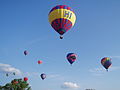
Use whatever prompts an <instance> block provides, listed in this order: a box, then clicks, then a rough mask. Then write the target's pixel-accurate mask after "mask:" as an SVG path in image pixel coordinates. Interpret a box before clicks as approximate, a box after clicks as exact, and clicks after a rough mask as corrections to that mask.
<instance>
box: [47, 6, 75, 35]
mask: <svg viewBox="0 0 120 90" xmlns="http://www.w3.org/2000/svg"><path fill="white" fill-rule="evenodd" d="M48 16H49V22H50V24H51V26H52V27H53V29H54V30H55V31H56V32H58V33H59V34H60V35H63V34H64V33H65V32H67V31H68V30H70V28H72V27H73V26H74V24H75V21H76V16H75V13H74V11H73V10H72V9H71V7H68V6H67V5H57V6H55V7H53V8H52V9H51V11H50V12H49V15H48Z"/></svg>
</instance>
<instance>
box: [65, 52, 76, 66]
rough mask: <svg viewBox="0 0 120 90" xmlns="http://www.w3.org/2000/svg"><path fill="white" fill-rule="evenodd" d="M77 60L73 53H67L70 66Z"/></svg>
mask: <svg viewBox="0 0 120 90" xmlns="http://www.w3.org/2000/svg"><path fill="white" fill-rule="evenodd" d="M76 58H77V55H76V54H75V53H68V54H67V60H68V61H69V63H70V64H73V63H74V62H75V60H76Z"/></svg>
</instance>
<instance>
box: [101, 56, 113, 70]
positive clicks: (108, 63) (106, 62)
mask: <svg viewBox="0 0 120 90" xmlns="http://www.w3.org/2000/svg"><path fill="white" fill-rule="evenodd" d="M101 64H102V65H103V66H104V68H105V69H106V70H107V71H108V68H109V67H110V66H111V65H112V62H111V58H109V57H104V58H102V60H101Z"/></svg>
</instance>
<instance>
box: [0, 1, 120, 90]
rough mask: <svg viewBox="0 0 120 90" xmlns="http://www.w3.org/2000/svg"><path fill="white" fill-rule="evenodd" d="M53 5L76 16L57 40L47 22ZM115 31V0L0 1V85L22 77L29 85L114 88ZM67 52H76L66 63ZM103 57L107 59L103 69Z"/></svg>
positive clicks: (118, 71) (65, 89)
mask: <svg viewBox="0 0 120 90" xmlns="http://www.w3.org/2000/svg"><path fill="white" fill-rule="evenodd" d="M58 4H59V5H67V6H69V7H71V8H72V9H73V10H74V13H75V15H76V17H77V19H76V22H75V25H74V26H73V28H71V30H69V31H68V32H66V33H65V34H64V38H63V39H62V40H60V39H59V34H58V33H57V32H55V30H54V29H53V28H52V27H51V25H50V23H49V21H48V13H49V11H50V10H51V9H52V8H53V7H54V6H56V5H58ZM119 34H120V0H0V85H5V84H6V83H8V82H10V81H11V80H12V79H14V78H24V77H28V79H29V80H28V82H29V83H30V86H31V87H32V90H85V89H93V90H120V86H119V83H120V80H119V76H120V63H119V62H120V42H119V41H120V40H119V39H120V35H119ZM24 50H27V51H28V55H26V56H25V55H24V54H23V52H24ZM71 52H72V53H76V54H77V56H78V57H77V60H76V61H75V62H74V63H73V64H72V66H71V65H70V63H69V62H68V61H67V59H66V55H67V54H68V53H71ZM103 57H110V58H111V60H112V66H111V67H110V68H109V71H108V72H106V70H105V68H104V67H103V66H102V65H101V59H102V58H103ZM38 60H42V62H43V63H42V64H40V65H39V64H38V63H37V61H38ZM13 72H16V75H15V76H14V75H13V74H12V73H13ZM6 73H9V76H8V77H6V76H5V74H6ZM41 73H45V74H46V76H47V77H46V79H45V80H42V79H41V77H40V75H41Z"/></svg>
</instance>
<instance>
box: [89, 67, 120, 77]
mask: <svg viewBox="0 0 120 90" xmlns="http://www.w3.org/2000/svg"><path fill="white" fill-rule="evenodd" d="M115 70H120V66H111V67H110V68H109V69H108V72H112V71H115ZM89 72H91V73H92V74H93V75H95V76H101V75H103V74H105V73H106V70H105V69H104V68H94V69H90V70H89Z"/></svg>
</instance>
